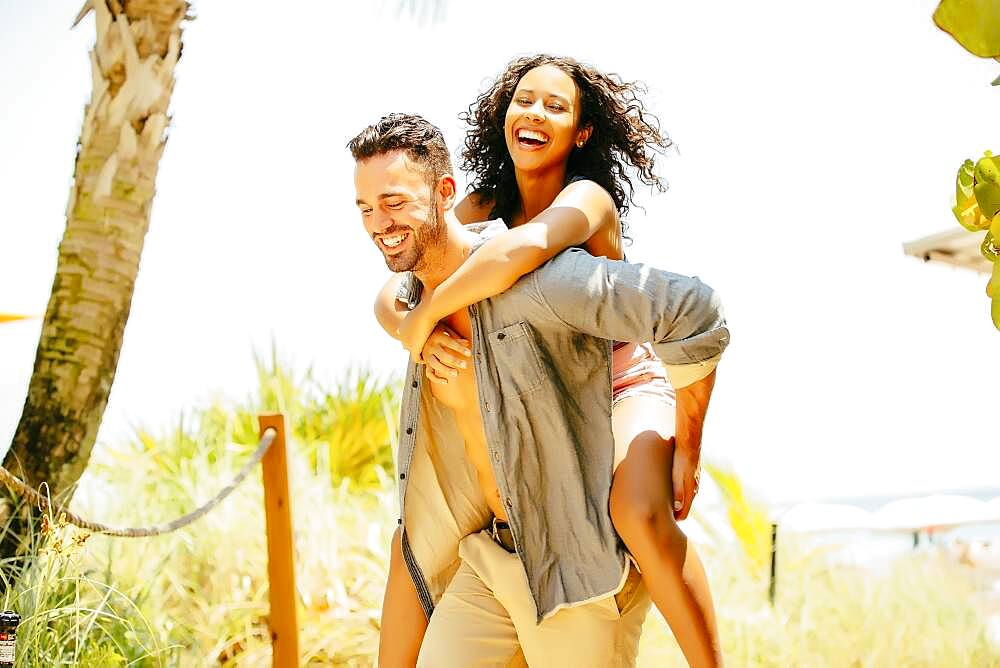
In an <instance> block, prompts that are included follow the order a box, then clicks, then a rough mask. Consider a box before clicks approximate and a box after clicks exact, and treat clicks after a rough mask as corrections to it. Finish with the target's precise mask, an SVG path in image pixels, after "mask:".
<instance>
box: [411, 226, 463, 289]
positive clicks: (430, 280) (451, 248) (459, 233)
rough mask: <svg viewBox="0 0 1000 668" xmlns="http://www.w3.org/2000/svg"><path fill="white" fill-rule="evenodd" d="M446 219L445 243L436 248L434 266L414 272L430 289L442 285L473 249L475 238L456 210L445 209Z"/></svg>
mask: <svg viewBox="0 0 1000 668" xmlns="http://www.w3.org/2000/svg"><path fill="white" fill-rule="evenodd" d="M444 220H445V225H447V233H446V234H445V239H444V244H443V245H442V247H441V248H439V249H437V250H436V255H437V257H436V258H435V261H434V262H431V263H430V264H432V265H433V266H431V267H428V268H427V269H422V270H420V271H415V272H414V275H416V277H417V278H418V279H420V282H421V283H423V285H424V287H425V288H427V289H429V290H433V289H434V288H436V287H437V286H439V285H441V283H443V282H444V281H445V279H447V278H448V277H449V276H451V275H452V274H454V273H455V270H457V269H458V268H459V267H461V266H462V263H463V262H465V259H466V258H467V257H469V253H470V252H471V251H472V243H473V240H474V238H475V235H474V234H473V233H472V232H469V231H467V230H465V229H464V228H463V227H462V223H460V222H459V221H458V218H456V217H455V214H454V212H452V211H445V212H444Z"/></svg>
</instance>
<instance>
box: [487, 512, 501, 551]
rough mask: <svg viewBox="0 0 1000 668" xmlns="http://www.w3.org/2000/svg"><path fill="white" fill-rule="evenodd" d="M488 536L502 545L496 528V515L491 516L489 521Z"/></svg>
mask: <svg viewBox="0 0 1000 668" xmlns="http://www.w3.org/2000/svg"><path fill="white" fill-rule="evenodd" d="M490 536H492V537H493V541H494V542H495V543H497V544H498V545H500V546H503V543H501V542H500V530H499V529H497V517H496V515H494V516H493V521H492V522H491V523H490Z"/></svg>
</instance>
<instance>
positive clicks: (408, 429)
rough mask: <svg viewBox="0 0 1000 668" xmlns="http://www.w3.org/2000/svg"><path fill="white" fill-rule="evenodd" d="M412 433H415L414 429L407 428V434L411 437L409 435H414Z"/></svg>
mask: <svg viewBox="0 0 1000 668" xmlns="http://www.w3.org/2000/svg"><path fill="white" fill-rule="evenodd" d="M412 433H413V427H407V428H406V434H407V435H409V434H412Z"/></svg>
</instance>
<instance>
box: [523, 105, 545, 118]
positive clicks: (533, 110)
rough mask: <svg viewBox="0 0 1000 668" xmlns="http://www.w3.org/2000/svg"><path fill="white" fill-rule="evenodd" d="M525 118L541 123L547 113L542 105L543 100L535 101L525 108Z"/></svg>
mask: <svg viewBox="0 0 1000 668" xmlns="http://www.w3.org/2000/svg"><path fill="white" fill-rule="evenodd" d="M524 116H525V118H528V119H529V120H532V121H535V122H536V123H540V122H542V121H543V120H545V114H544V112H543V110H542V107H541V100H539V101H537V102H535V103H534V104H533V105H531V106H530V107H528V108H527V109H525V110H524Z"/></svg>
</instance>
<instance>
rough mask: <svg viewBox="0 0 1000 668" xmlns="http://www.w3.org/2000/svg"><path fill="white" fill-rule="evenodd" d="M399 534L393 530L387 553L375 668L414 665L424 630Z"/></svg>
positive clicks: (408, 667) (415, 591)
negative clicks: (376, 667) (387, 561)
mask: <svg viewBox="0 0 1000 668" xmlns="http://www.w3.org/2000/svg"><path fill="white" fill-rule="evenodd" d="M401 536H402V532H401V531H400V529H399V528H398V527H397V528H396V533H394V534H393V535H392V547H391V548H390V551H389V580H388V581H387V582H386V585H385V599H384V600H383V601H382V628H381V631H380V633H379V641H378V665H379V668H411V667H412V666H416V665H417V655H418V654H420V644H421V643H422V642H423V639H424V632H425V631H426V630H427V617H426V616H425V615H424V609H423V607H422V606H421V605H420V599H419V597H418V596H417V588H416V587H414V586H413V580H412V579H411V578H410V574H409V572H407V570H406V563H405V562H404V561H403V544H402V537H401Z"/></svg>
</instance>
